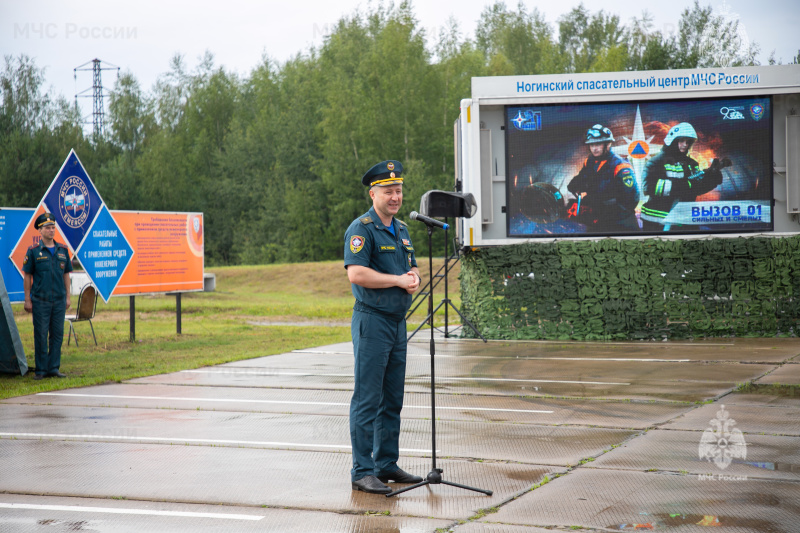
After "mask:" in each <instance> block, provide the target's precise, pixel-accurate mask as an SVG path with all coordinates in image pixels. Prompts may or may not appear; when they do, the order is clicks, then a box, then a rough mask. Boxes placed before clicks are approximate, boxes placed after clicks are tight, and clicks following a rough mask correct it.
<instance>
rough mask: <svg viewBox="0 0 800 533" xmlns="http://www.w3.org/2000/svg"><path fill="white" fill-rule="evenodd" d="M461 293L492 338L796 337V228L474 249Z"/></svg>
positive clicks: (799, 288) (799, 311) (799, 253)
mask: <svg viewBox="0 0 800 533" xmlns="http://www.w3.org/2000/svg"><path fill="white" fill-rule="evenodd" d="M461 301H462V308H461V310H462V312H463V313H464V314H465V316H466V317H467V318H469V320H470V321H472V323H473V324H474V325H475V326H476V327H477V328H478V330H479V331H480V332H481V334H482V335H484V336H485V337H487V338H491V339H561V340H566V339H575V340H614V339H657V340H661V339H665V338H669V339H683V338H689V337H729V336H735V337H765V336H775V335H779V336H796V335H798V333H799V331H798V329H799V328H800V326H799V325H798V318H800V236H792V237H787V238H766V237H753V238H735V239H720V238H717V239H704V240H685V241H679V240H659V239H647V240H641V241H633V240H614V239H604V240H600V241H561V242H556V243H533V244H518V245H511V246H497V247H489V248H480V249H478V250H474V251H470V252H467V253H466V254H465V256H464V257H463V259H462V266H461ZM463 335H464V336H465V337H471V336H474V332H473V331H471V330H470V329H469V328H464V329H463Z"/></svg>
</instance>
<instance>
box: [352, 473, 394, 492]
mask: <svg viewBox="0 0 800 533" xmlns="http://www.w3.org/2000/svg"><path fill="white" fill-rule="evenodd" d="M353 490H361V491H364V492H369V493H370V494H389V493H390V492H392V489H391V488H389V487H387V486H386V485H384V484H383V483H381V482H380V481H378V478H376V477H375V476H365V477H362V478H361V479H359V480H357V481H353Z"/></svg>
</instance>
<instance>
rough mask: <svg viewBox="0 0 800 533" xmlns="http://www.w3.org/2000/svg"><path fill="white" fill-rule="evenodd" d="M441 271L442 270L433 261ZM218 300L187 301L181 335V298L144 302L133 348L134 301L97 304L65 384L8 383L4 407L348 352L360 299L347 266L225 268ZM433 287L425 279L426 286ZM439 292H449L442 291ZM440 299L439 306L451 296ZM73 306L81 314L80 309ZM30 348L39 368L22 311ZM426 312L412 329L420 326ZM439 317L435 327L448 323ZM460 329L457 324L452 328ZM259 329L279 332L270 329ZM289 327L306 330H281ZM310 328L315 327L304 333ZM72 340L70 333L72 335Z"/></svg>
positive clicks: (0, 385) (1, 393)
mask: <svg viewBox="0 0 800 533" xmlns="http://www.w3.org/2000/svg"><path fill="white" fill-rule="evenodd" d="M434 268H436V261H434ZM208 271H209V272H213V273H214V274H216V276H217V287H216V291H214V292H209V293H185V294H184V295H183V296H182V298H181V311H182V313H181V315H182V321H181V322H182V324H181V326H182V327H181V329H182V334H181V335H177V334H176V319H175V297H174V296H167V295H152V296H137V297H136V342H135V343H131V342H130V321H129V316H130V313H129V299H128V298H127V297H126V298H112V299H111V301H110V302H109V303H108V304H106V303H104V302H103V301H102V300H100V301H98V304H97V314H96V316H95V319H94V320H92V323H93V324H94V329H95V334H96V336H97V343H98V345H97V346H95V345H94V342H93V341H92V337H91V335H92V334H91V330H90V328H89V324H88V323H86V322H79V323H77V324H76V325H75V327H76V329H77V331H78V340H79V342H80V347H76V346H75V342H74V341H72V343H71V345H69V346H68V345H67V340H66V338H65V339H64V344H63V347H62V355H61V371H62V372H65V373H66V374H68V377H67V378H66V379H56V378H50V379H44V380H41V381H33V376H32V373H29V374H28V375H27V376H8V375H2V374H0V399H2V398H10V397H13V396H22V395H26V394H34V393H37V392H47V391H53V390H59V389H65V388H71V387H82V386H89V385H96V384H100V383H109V382H119V381H122V380H126V379H132V378H136V377H143V376H152V375H155V374H164V373H168V372H175V371H178V370H186V369H192V368H199V367H203V366H209V365H216V364H221V363H227V362H231V361H239V360H242V359H250V358H254V357H262V356H266V355H274V354H279V353H285V352H288V351H291V350H297V349H302V348H309V347H312V346H321V345H326V344H334V343H338V342H347V341H349V340H350V327H349V325H348V324H349V321H350V315H351V310H352V307H353V296H352V294H351V292H350V283H349V282H348V281H347V275H346V272H345V270H344V268H343V267H342V264H341V262H339V261H331V262H323V263H303V264H289V265H267V266H240V267H218V268H211V269H208ZM456 274H457V269H456V272H454V273H453V275H452V276H451V277H450V279H449V282H450V283H451V285H450V287H451V291H450V292H451V296H452V299H453V300H454V301H455V303H456V305H459V300H458V295H459V286H458V280H457V279H456ZM423 278H425V276H423ZM436 291H437V292H441V291H443V287H442V286H440V287H437V289H436ZM437 292H435V293H434V297H435V298H437V300H438V299H441V298H442V297H443V294H438V296H437ZM76 303H77V302H76V298H75V297H73V304H76ZM13 308H14V317H15V320H16V323H17V327H18V329H19V333H20V336H21V338H22V344H23V347H24V349H25V353H26V356H27V360H28V366H29V367H30V368H33V366H34V357H33V326H32V323H31V317H30V315H29V314H27V313H25V312H24V310H23V309H22V304H14V305H13ZM426 310H427V306H424V305H423V306H422V307H421V308H420V309H419V310H418V311H417V312H416V314H415V315H414V316H413V317H412V318H411V320H410V321H409V328H410V329H413V328H416V326H417V325H419V323H420V321H421V320H422V319H423V318H424V315H425V314H426ZM440 315H441V316H443V311H441V312H440V313H438V314H437V324H438V323H439V322H441V323H442V324H443V323H444V322H443V319H439V317H440ZM451 322H452V320H451ZM257 323H268V324H272V325H268V326H263V325H256V324H257ZM282 323H292V324H302V325H299V326H296V325H282ZM305 324H307V325H305ZM65 326H67V327H65V332H64V334H65V336H66V334H67V331H68V325H65Z"/></svg>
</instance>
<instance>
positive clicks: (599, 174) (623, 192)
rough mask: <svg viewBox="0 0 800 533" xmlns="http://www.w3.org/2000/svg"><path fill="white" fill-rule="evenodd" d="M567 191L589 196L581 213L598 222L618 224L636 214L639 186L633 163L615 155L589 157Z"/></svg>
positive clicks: (583, 202) (568, 185)
mask: <svg viewBox="0 0 800 533" xmlns="http://www.w3.org/2000/svg"><path fill="white" fill-rule="evenodd" d="M567 190H569V191H570V192H571V193H573V194H575V195H578V194H580V193H582V192H585V193H586V198H585V199H584V200H583V201H582V204H581V210H582V211H583V210H586V211H587V212H589V213H590V214H591V215H590V216H591V218H596V219H598V222H600V223H602V222H604V221H607V222H618V221H620V220H623V219H625V218H628V217H631V216H634V215H635V210H636V205H637V204H638V203H639V187H638V186H637V185H636V177H635V176H634V174H633V167H632V166H631V164H630V163H628V162H627V161H625V160H624V159H622V158H621V157H619V156H618V155H616V154H613V153H608V154H605V155H604V156H602V157H599V158H597V157H594V156H589V157H588V158H587V159H586V161H585V162H584V164H583V168H582V169H581V171H580V172H579V173H578V175H577V176H575V177H574V178H573V179H572V180H571V181H570V182H569V183H568V184H567Z"/></svg>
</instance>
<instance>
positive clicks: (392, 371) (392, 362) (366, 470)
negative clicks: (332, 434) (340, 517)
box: [344, 208, 417, 481]
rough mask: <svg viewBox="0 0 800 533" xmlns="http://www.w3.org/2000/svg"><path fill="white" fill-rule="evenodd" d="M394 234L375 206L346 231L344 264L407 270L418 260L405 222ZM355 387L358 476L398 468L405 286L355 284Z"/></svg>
mask: <svg viewBox="0 0 800 533" xmlns="http://www.w3.org/2000/svg"><path fill="white" fill-rule="evenodd" d="M392 226H393V228H394V235H392V233H391V232H390V231H389V229H387V227H386V226H384V225H383V223H382V222H381V220H380V218H379V217H378V215H377V213H376V212H375V210H374V208H372V209H370V210H369V211H368V212H367V213H365V214H364V215H363V216H361V217H359V218H357V219H356V220H354V221H353V223H352V224H350V227H349V228H347V233H346V234H345V247H344V265H345V268H346V267H347V266H349V265H360V266H364V267H368V268H371V269H373V270H375V271H377V272H380V273H384V274H392V275H404V274H406V273H407V272H408V271H409V270H411V268H412V267H415V266H417V260H416V258H415V256H414V248H413V246H412V244H411V237H410V236H409V233H408V228H407V227H406V225H405V223H404V222H401V221H399V220H397V219H396V218H395V219H394V220H393V221H392ZM352 290H353V296H355V298H356V303H355V305H354V306H353V319H352V330H351V333H352V337H353V350H354V354H355V363H354V375H355V389H354V391H353V398H352V400H351V402H350V441H351V444H352V448H353V469H352V471H351V473H350V475H351V479H352V481H357V480H359V479H361V478H363V477H364V476H368V475H374V476H376V477H377V476H381V475H386V474H390V473H392V472H395V471H397V470H398V468H399V467H398V466H397V459H398V457H399V453H400V452H399V435H400V410H401V409H402V407H403V390H404V382H405V374H406V346H407V332H406V321H405V314H406V312H407V311H408V308H409V306H410V305H411V295H410V294H408V292H407V291H405V290H404V289H402V288H400V287H389V288H386V289H368V288H365V287H361V286H360V285H356V284H352Z"/></svg>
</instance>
